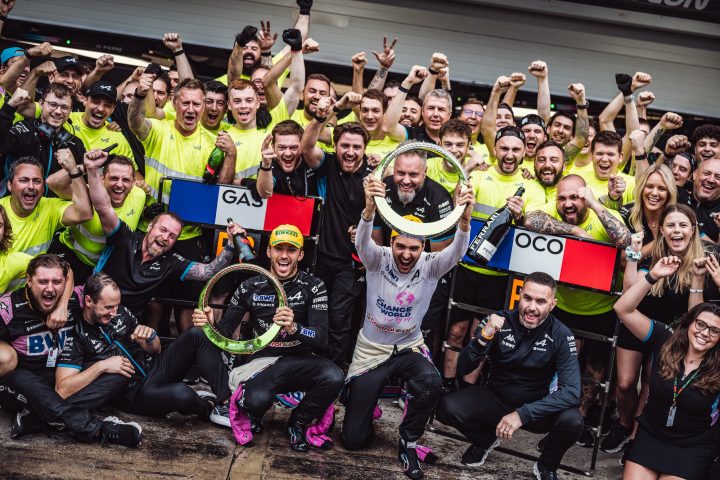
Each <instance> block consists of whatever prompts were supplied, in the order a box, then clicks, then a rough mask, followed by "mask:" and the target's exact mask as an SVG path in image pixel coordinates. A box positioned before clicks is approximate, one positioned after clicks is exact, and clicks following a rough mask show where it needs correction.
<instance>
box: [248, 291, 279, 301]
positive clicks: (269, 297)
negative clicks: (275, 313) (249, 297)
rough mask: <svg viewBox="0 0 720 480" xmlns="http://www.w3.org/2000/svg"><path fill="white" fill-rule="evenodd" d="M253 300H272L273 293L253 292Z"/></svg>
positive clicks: (273, 298) (273, 299) (273, 297)
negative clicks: (260, 293) (261, 293)
mask: <svg viewBox="0 0 720 480" xmlns="http://www.w3.org/2000/svg"><path fill="white" fill-rule="evenodd" d="M253 301H255V302H274V301H275V295H258V294H257V293H253Z"/></svg>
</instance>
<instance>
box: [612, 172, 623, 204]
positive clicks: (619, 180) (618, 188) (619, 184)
mask: <svg viewBox="0 0 720 480" xmlns="http://www.w3.org/2000/svg"><path fill="white" fill-rule="evenodd" d="M626 188H627V184H626V183H625V179H624V178H623V177H621V176H619V175H610V180H609V181H608V196H609V197H610V199H611V200H615V201H617V200H619V199H620V198H622V195H623V193H625V189H626Z"/></svg>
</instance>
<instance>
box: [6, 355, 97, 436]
mask: <svg viewBox="0 0 720 480" xmlns="http://www.w3.org/2000/svg"><path fill="white" fill-rule="evenodd" d="M46 370H47V372H42V373H41V372H33V371H30V370H26V369H24V368H18V369H16V370H15V371H13V372H10V373H8V374H7V375H5V376H4V377H3V379H2V383H3V385H4V386H5V387H10V388H11V389H12V390H14V392H15V394H16V395H17V394H20V395H22V396H23V397H24V399H25V400H26V401H27V408H28V410H30V412H31V413H32V414H33V415H35V416H37V417H38V418H39V419H41V420H42V421H44V422H46V423H55V424H58V423H60V424H64V425H65V426H66V427H67V429H68V430H69V431H70V433H71V434H72V435H73V436H74V437H75V438H77V439H78V440H80V441H83V442H89V441H92V440H94V439H95V438H97V436H98V433H99V431H100V427H102V421H101V420H100V419H98V418H96V417H94V416H93V415H92V414H91V413H90V411H89V410H88V409H87V408H83V407H82V406H80V405H77V404H75V403H73V401H72V400H73V398H72V397H70V398H68V399H63V398H62V397H61V396H60V395H58V393H57V392H56V391H55V369H52V368H48V369H46ZM4 393H6V394H7V393H9V392H8V391H7V390H5V391H4ZM15 398H16V400H17V396H16V397H15ZM12 404H14V408H13V407H12V406H11V405H12ZM20 406H22V401H15V402H12V401H11V402H7V403H6V402H3V408H4V409H5V408H8V407H10V408H9V410H10V411H11V412H14V413H17V408H19V407H20Z"/></svg>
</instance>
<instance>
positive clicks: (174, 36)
mask: <svg viewBox="0 0 720 480" xmlns="http://www.w3.org/2000/svg"><path fill="white" fill-rule="evenodd" d="M163 44H165V47H167V49H168V50H170V52H172V56H173V57H174V58H175V67H176V68H177V72H178V77H179V79H180V80H179V81H181V82H182V81H183V80H185V79H186V78H195V75H193V71H192V67H191V66H190V60H188V57H187V55H186V54H185V50H184V49H183V44H182V38H180V34H179V33H165V34H163Z"/></svg>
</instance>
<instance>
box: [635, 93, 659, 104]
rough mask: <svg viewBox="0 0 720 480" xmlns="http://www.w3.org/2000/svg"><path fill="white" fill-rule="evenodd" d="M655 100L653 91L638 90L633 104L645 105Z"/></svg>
mask: <svg viewBox="0 0 720 480" xmlns="http://www.w3.org/2000/svg"><path fill="white" fill-rule="evenodd" d="M654 100H655V94H654V93H653V92H640V93H639V94H638V97H637V100H635V104H636V105H637V106H638V107H646V108H647V106H648V105H650V104H651V103H652V102H653V101H654Z"/></svg>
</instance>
